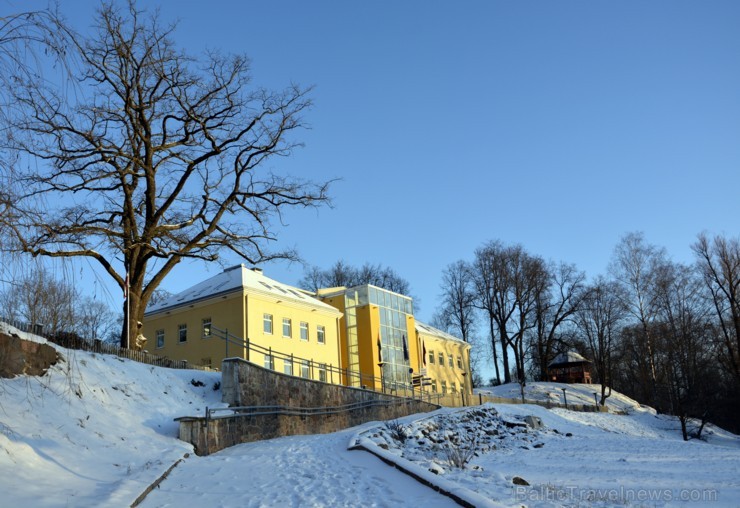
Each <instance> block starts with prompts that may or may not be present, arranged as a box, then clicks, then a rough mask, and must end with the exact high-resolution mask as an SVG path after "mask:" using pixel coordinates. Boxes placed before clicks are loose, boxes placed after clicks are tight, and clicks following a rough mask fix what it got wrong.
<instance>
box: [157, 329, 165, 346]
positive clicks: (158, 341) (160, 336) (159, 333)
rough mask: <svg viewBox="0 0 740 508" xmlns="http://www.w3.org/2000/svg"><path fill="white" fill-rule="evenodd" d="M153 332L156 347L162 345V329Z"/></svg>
mask: <svg viewBox="0 0 740 508" xmlns="http://www.w3.org/2000/svg"><path fill="white" fill-rule="evenodd" d="M155 333H156V337H157V347H158V348H161V347H164V330H157V331H156V332H155Z"/></svg>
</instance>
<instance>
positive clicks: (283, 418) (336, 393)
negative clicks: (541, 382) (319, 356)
mask: <svg viewBox="0 0 740 508" xmlns="http://www.w3.org/2000/svg"><path fill="white" fill-rule="evenodd" d="M221 391H222V400H223V401H224V402H226V403H227V404H229V406H230V407H244V406H271V407H275V406H280V407H283V408H295V409H298V408H303V409H312V410H317V411H319V412H321V408H334V409H333V410H332V411H327V412H326V413H327V414H308V415H286V414H263V415H249V414H246V415H238V414H231V415H229V416H222V417H214V418H210V419H208V420H206V418H203V417H184V418H178V421H179V422H180V439H182V440H183V441H187V442H189V443H192V444H193V446H195V453H196V454H198V455H208V454H209V453H213V452H215V451H218V450H222V449H224V448H227V447H229V446H233V445H236V444H239V443H246V442H251V441H258V440H261V439H270V438H274V437H281V436H290V435H298V434H324V433H329V432H334V431H337V430H341V429H345V428H348V427H353V426H355V425H360V424H362V423H366V422H370V421H383V420H392V419H395V418H400V417H402V416H407V415H410V414H414V413H423V412H429V411H433V410H435V409H438V408H439V406H437V405H436V404H430V403H428V402H423V401H419V400H414V399H406V398H403V397H395V396H392V395H384V394H382V393H377V392H374V391H370V390H363V389H359V388H351V387H347V386H343V385H335V384H330V383H322V382H320V381H312V380H309V379H303V378H300V377H294V376H288V375H285V374H281V373H279V372H275V371H272V370H269V369H265V368H262V367H260V366H258V365H255V364H253V363H250V362H247V361H244V360H242V359H238V358H229V359H226V360H224V362H223V363H222V369H221ZM383 402H385V403H386V404H387V405H376V406H372V407H363V408H360V409H354V410H347V411H340V410H338V409H337V408H341V407H342V406H348V405H352V404H363V403H367V404H373V403H383Z"/></svg>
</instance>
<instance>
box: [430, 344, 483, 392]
mask: <svg viewBox="0 0 740 508" xmlns="http://www.w3.org/2000/svg"><path fill="white" fill-rule="evenodd" d="M422 341H423V344H424V346H425V347H426V351H427V362H426V372H427V374H426V377H428V378H431V382H432V386H427V387H425V388H424V390H425V391H432V392H433V393H439V394H441V393H443V392H446V393H456V394H459V393H461V392H462V391H465V393H466V394H469V393H472V390H471V386H470V379H469V377H470V346H469V345H468V344H466V343H464V342H461V341H454V340H447V339H443V338H440V337H436V336H433V335H429V334H426V333H419V343H420V344H421V343H422ZM440 353H442V356H443V360H444V362H443V364H441V365H440V363H439V354H440ZM432 354H433V355H434V359H433V361H432V359H431V358H430V355H432ZM450 355H452V367H450V364H449V359H450ZM458 358H459V363H458ZM463 373H465V375H463ZM453 386H454V390H453Z"/></svg>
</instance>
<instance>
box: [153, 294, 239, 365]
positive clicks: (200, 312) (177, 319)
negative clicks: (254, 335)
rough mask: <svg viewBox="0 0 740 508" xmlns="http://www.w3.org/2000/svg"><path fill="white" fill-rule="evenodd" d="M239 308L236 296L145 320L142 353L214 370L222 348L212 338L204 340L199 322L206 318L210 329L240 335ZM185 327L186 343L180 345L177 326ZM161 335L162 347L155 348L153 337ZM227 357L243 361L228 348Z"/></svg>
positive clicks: (174, 310)
mask: <svg viewBox="0 0 740 508" xmlns="http://www.w3.org/2000/svg"><path fill="white" fill-rule="evenodd" d="M242 316H243V308H242V299H241V295H240V293H238V292H237V293H234V294H231V295H227V297H226V298H222V297H219V298H217V299H211V300H206V301H204V302H198V303H194V304H192V306H191V305H185V306H182V307H179V308H174V309H170V310H166V311H163V312H158V313H156V314H154V315H152V316H146V317H145V318H144V324H143V334H144V336H145V337H146V338H147V344H146V350H147V351H149V352H150V353H153V354H156V355H158V356H164V357H167V358H170V359H172V360H187V361H188V362H190V363H194V364H209V363H210V365H211V366H212V367H214V368H218V367H219V366H220V365H221V361H222V360H223V359H224V357H226V344H225V342H224V341H223V340H221V339H219V338H217V337H216V336H214V335H213V334H211V335H207V336H204V334H203V319H207V318H210V319H211V323H212V325H213V326H216V327H218V328H220V329H228V330H229V332H230V333H233V334H234V335H236V336H241V335H242V334H243V332H244V321H243V319H242ZM180 325H185V326H186V327H187V341H185V342H180V340H179V326H180ZM160 331H161V332H164V344H163V345H162V346H161V347H160V346H159V345H158V344H157V333H158V332H160ZM228 356H238V357H240V358H244V351H243V349H241V348H239V349H237V347H236V346H232V345H229V351H228Z"/></svg>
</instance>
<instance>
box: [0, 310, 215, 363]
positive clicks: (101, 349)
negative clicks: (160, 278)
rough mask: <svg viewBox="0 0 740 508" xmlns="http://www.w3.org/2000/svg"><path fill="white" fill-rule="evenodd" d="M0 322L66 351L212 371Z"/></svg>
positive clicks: (21, 324) (18, 323) (34, 327)
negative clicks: (36, 336) (86, 352)
mask: <svg viewBox="0 0 740 508" xmlns="http://www.w3.org/2000/svg"><path fill="white" fill-rule="evenodd" d="M0 322H3V323H6V324H8V325H10V326H12V327H13V328H16V329H18V330H20V331H22V332H27V333H33V334H34V335H38V336H40V337H44V338H45V339H46V340H48V341H49V342H52V343H54V344H57V345H59V346H62V347H64V348H67V349H72V350H78V351H88V352H91V353H100V354H107V355H115V356H118V357H121V358H128V359H129V360H133V361H135V362H139V363H145V364H147V365H155V366H157V367H167V368H170V369H194V370H212V369H211V368H210V367H208V366H203V365H196V364H192V363H188V361H187V360H171V359H170V358H167V357H164V356H157V355H153V354H151V353H149V352H147V351H137V350H134V349H127V348H122V347H120V346H118V345H117V344H112V343H110V342H104V341H102V340H98V339H95V340H90V339H84V338H82V337H80V336H79V335H77V334H74V333H57V334H49V335H43V334H42V333H41V332H42V330H41V329H40V326H39V325H33V324H29V323H24V322H21V321H18V320H13V319H5V318H0Z"/></svg>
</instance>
